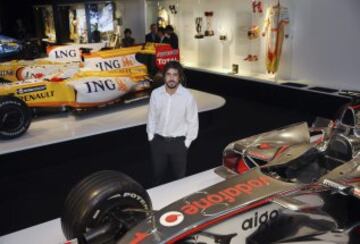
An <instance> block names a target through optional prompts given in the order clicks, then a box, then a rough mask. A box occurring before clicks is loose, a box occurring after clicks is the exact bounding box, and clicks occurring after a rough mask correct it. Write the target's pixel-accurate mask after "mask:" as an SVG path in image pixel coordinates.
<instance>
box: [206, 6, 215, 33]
mask: <svg viewBox="0 0 360 244" xmlns="http://www.w3.org/2000/svg"><path fill="white" fill-rule="evenodd" d="M213 16H214V12H212V11H209V12H205V17H206V31H205V36H213V35H214V31H213V30H212V26H211V20H212V17H213Z"/></svg>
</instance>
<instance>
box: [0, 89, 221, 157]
mask: <svg viewBox="0 0 360 244" xmlns="http://www.w3.org/2000/svg"><path fill="white" fill-rule="evenodd" d="M191 93H192V94H193V95H194V97H195V100H196V101H197V105H198V110H199V112H205V111H209V110H213V109H217V108H220V107H221V106H223V105H224V104H225V99H224V98H222V97H220V96H216V95H213V94H209V93H205V92H201V91H197V90H191ZM147 111H148V100H146V101H137V102H134V103H131V104H121V105H118V106H117V105H114V106H112V107H108V108H104V109H101V110H96V111H89V112H86V113H85V114H74V113H59V114H55V115H51V116H46V117H40V118H35V119H34V121H33V122H32V124H31V125H30V128H29V130H28V131H27V132H26V133H25V134H24V135H23V136H21V137H19V138H15V139H12V140H7V141H0V145H1V146H0V155H2V154H6V153H12V152H16V151H21V150H26V149H31V148H36V147H41V146H45V145H51V144H55V143H60V142H65V141H69V140H74V139H79V138H83V137H88V136H92V135H97V134H102V133H107V132H111V131H116V130H122V129H126V128H130V127H134V126H139V125H144V124H146V121H147Z"/></svg>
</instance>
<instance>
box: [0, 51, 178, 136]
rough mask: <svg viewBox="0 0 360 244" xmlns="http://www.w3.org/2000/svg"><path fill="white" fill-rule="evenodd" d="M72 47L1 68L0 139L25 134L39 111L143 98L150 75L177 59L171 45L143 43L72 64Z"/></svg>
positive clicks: (87, 56) (84, 56)
mask: <svg viewBox="0 0 360 244" xmlns="http://www.w3.org/2000/svg"><path fill="white" fill-rule="evenodd" d="M72 48H73V47H68V46H61V47H59V48H56V47H55V48H53V49H51V50H50V51H49V53H48V55H49V59H50V60H49V59H48V60H35V61H32V62H25V61H13V62H8V63H3V64H0V78H1V77H2V78H3V79H5V80H6V81H7V82H3V83H0V138H2V139H11V138H15V137H18V136H20V135H22V134H23V133H25V132H26V131H27V129H28V128H29V126H30V122H31V115H32V113H33V112H38V111H41V110H43V109H49V108H50V109H51V108H56V109H61V110H66V109H72V110H84V109H89V108H95V107H103V106H105V105H108V104H113V103H116V102H121V101H133V100H139V99H142V98H147V97H149V92H150V91H151V88H153V87H154V86H156V85H155V82H152V80H151V79H150V77H152V75H153V74H155V72H156V70H157V69H158V68H159V67H161V65H164V63H166V62H168V61H170V60H174V59H175V60H176V59H178V55H179V53H178V50H172V49H169V46H166V45H161V44H146V45H144V46H142V45H141V46H135V47H130V48H121V49H114V50H107V51H98V52H92V53H87V54H84V53H82V54H81V61H76V52H75V51H76V50H75V49H74V50H75V51H74V52H73V50H72ZM70 53H72V54H71V57H70V56H69V55H70ZM56 58H58V59H56ZM19 80H20V81H19Z"/></svg>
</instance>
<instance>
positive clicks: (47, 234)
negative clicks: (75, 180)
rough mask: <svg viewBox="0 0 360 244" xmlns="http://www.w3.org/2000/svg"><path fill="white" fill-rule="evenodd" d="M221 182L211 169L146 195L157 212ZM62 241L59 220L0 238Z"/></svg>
mask: <svg viewBox="0 0 360 244" xmlns="http://www.w3.org/2000/svg"><path fill="white" fill-rule="evenodd" d="M222 180H223V179H222V178H221V177H220V176H218V175H216V174H215V173H214V171H213V169H211V170H207V171H204V172H201V173H198V174H195V175H192V176H189V177H186V178H184V179H181V180H177V181H174V182H171V183H168V184H164V185H161V186H157V187H154V188H151V189H149V190H148V193H149V195H150V197H151V201H152V203H153V208H154V209H155V210H158V209H160V208H163V207H165V206H166V205H168V204H170V203H171V202H173V201H175V200H177V199H180V198H182V197H185V196H187V195H188V194H190V193H192V192H194V191H198V190H201V189H203V188H206V187H207V186H210V185H212V184H216V183H218V182H220V181H222ZM165 196H166V197H165ZM64 241H65V237H64V235H63V233H62V231H61V225H60V218H58V219H54V220H51V221H48V222H45V223H42V224H39V225H36V226H33V227H29V228H26V229H23V230H20V231H17V232H14V233H11V234H8V235H5V236H1V237H0V244H20V243H26V244H61V243H64Z"/></svg>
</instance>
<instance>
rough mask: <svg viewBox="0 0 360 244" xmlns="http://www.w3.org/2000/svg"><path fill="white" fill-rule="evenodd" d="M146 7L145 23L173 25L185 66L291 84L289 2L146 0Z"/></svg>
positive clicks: (290, 5)
mask: <svg viewBox="0 0 360 244" xmlns="http://www.w3.org/2000/svg"><path fill="white" fill-rule="evenodd" d="M146 4H147V18H146V19H147V25H150V24H151V23H158V24H159V20H161V21H163V20H164V19H165V20H167V21H168V24H171V25H173V27H174V29H175V32H176V33H177V34H178V36H179V43H180V50H181V52H180V53H181V60H182V62H183V63H184V64H185V65H186V66H187V67H192V68H199V69H205V70H209V71H215V72H220V73H225V74H234V75H239V76H244V77H253V78H256V79H261V80H267V81H279V80H291V62H292V38H293V36H292V33H291V27H292V24H293V22H292V20H293V18H292V14H293V6H292V1H288V0H240V1H239V0H224V1H222V2H221V4H219V1H217V0H196V1H192V0H182V1H179V0H160V1H154V0H147V1H146ZM164 12H166V13H167V14H166V15H165V14H164ZM163 16H168V18H164V17H163ZM163 22H164V21H163ZM160 24H161V23H160Z"/></svg>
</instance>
